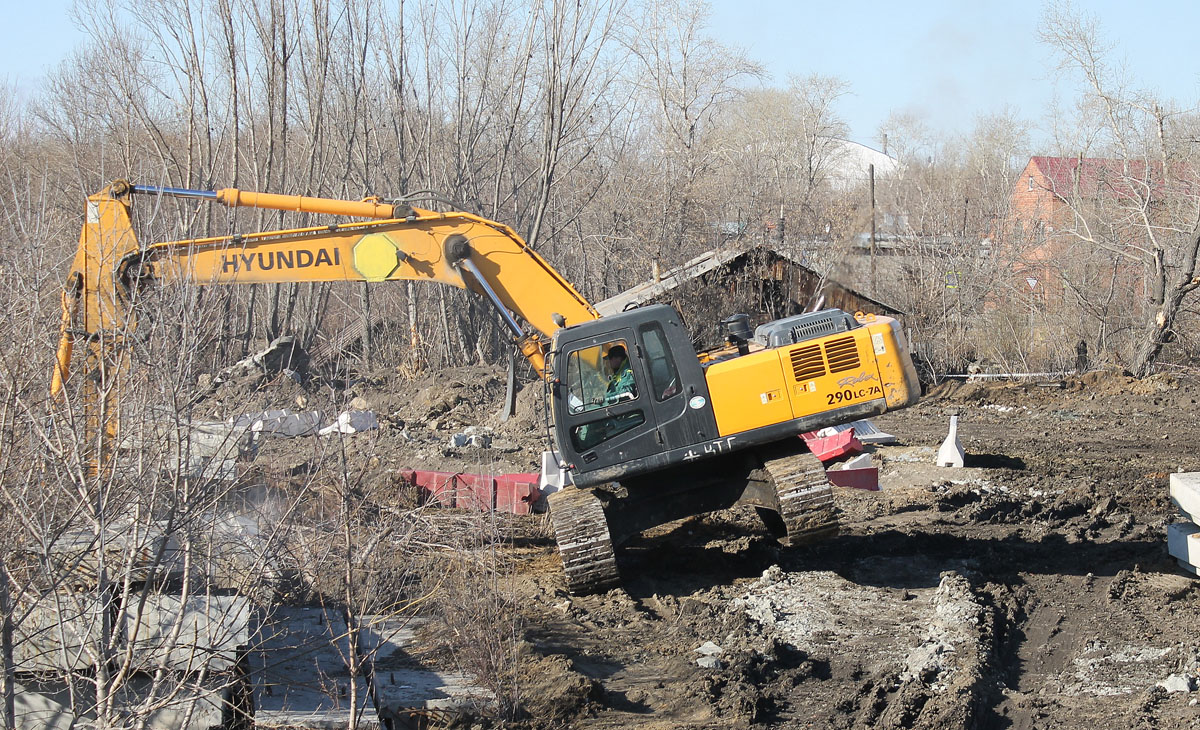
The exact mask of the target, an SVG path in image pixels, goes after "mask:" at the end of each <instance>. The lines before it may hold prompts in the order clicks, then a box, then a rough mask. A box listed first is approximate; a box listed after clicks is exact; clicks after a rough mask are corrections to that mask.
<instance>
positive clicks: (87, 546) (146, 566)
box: [50, 518, 182, 588]
mask: <svg viewBox="0 0 1200 730" xmlns="http://www.w3.org/2000/svg"><path fill="white" fill-rule="evenodd" d="M101 552H102V553H103V555H104V564H105V567H106V569H107V570H108V572H109V575H110V576H115V575H118V574H121V573H123V572H124V571H125V570H126V568H127V567H128V569H129V571H130V575H131V578H132V579H133V581H134V582H142V581H147V580H151V579H162V578H167V577H174V576H178V575H182V572H181V571H182V562H181V559H180V554H179V543H178V541H177V540H176V539H175V535H173V534H168V533H167V531H166V524H165V523H161V522H134V520H133V519H130V518H126V519H119V520H114V521H113V522H111V523H109V524H108V525H106V526H105V527H104V529H102V530H99V531H97V530H94V529H91V528H85V529H79V530H71V531H68V532H65V533H63V534H62V535H61V536H59V538H58V539H57V540H55V541H54V544H53V545H51V546H50V560H51V562H52V567H53V569H54V570H55V571H56V572H58V573H60V575H61V576H62V577H63V578H64V579H65V581H66V583H67V585H68V587H72V588H78V587H84V588H88V587H91V586H94V585H95V584H96V571H97V569H98V566H99V564H100V561H99V555H100V554H101Z"/></svg>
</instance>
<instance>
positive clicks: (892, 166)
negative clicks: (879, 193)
mask: <svg viewBox="0 0 1200 730" xmlns="http://www.w3.org/2000/svg"><path fill="white" fill-rule="evenodd" d="M833 142H834V146H833V150H832V153H831V154H830V156H829V164H828V166H827V169H826V173H825V177H826V179H827V180H828V181H829V186H830V187H831V188H833V189H834V190H839V191H845V190H851V189H853V188H856V187H858V186H860V185H867V184H869V182H870V168H871V166H872V165H874V166H875V177H876V179H878V178H881V177H886V176H888V175H892V174H894V173H896V172H897V171H899V169H900V161H899V160H897V159H896V158H895V157H892V156H890V155H888V154H887V152H886V151H885V152H880V151H879V150H876V149H872V148H870V147H868V146H866V145H864V144H859V143H858V142H851V141H849V140H845V139H838V140H833Z"/></svg>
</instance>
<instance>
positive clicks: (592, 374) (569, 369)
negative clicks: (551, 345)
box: [555, 328, 662, 471]
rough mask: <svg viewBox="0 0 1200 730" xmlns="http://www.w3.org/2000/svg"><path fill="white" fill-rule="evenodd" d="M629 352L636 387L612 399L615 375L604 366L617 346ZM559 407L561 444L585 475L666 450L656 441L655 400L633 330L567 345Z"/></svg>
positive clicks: (560, 367) (559, 371) (559, 365)
mask: <svg viewBox="0 0 1200 730" xmlns="http://www.w3.org/2000/svg"><path fill="white" fill-rule="evenodd" d="M616 346H620V347H623V348H624V349H625V352H626V353H627V359H628V363H629V366H630V369H631V370H632V373H633V380H634V385H633V389H632V391H631V392H628V393H622V394H619V395H614V393H613V392H612V390H611V389H610V387H609V385H610V382H611V380H612V373H609V372H608V371H607V370H606V368H605V365H604V362H605V355H606V354H607V353H608V351H609V350H610V349H612V348H613V347H616ZM555 374H556V380H557V381H558V382H557V384H556V392H555V399H556V401H557V402H556V404H555V408H556V411H557V413H558V416H559V417H558V418H557V419H556V421H557V423H556V427H557V429H558V433H557V436H558V439H557V440H558V445H559V448H560V449H561V450H562V452H563V453H564V455H565V456H566V457H567V460H568V461H570V462H572V463H575V464H577V465H578V467H579V469H580V470H581V471H593V470H596V469H600V468H604V467H607V466H613V465H617V464H623V463H625V462H628V461H632V460H635V459H642V458H645V457H647V456H652V455H654V454H656V453H658V452H659V451H661V449H662V447H661V446H660V444H659V443H658V441H657V440H656V439H655V429H656V425H657V424H656V422H655V418H654V407H653V404H654V398H653V396H652V394H651V392H650V391H651V388H650V378H649V375H648V373H647V372H646V369H645V363H644V362H643V360H642V358H640V357H638V356H637V340H636V339H635V336H634V331H633V329H632V328H621V329H615V330H609V331H607V332H604V333H601V334H595V335H590V336H588V337H586V338H581V339H579V340H575V341H573V342H570V343H568V344H566V345H565V346H564V347H563V348H562V351H561V352H559V353H558V354H557V355H556V356H555Z"/></svg>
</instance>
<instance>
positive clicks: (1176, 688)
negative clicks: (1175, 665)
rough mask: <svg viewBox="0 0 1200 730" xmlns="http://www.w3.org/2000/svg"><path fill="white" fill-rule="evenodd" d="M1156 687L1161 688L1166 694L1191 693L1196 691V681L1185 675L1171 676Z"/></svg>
mask: <svg viewBox="0 0 1200 730" xmlns="http://www.w3.org/2000/svg"><path fill="white" fill-rule="evenodd" d="M1157 686H1159V687H1162V688H1163V689H1165V690H1166V691H1167V692H1171V693H1173V692H1193V691H1195V689H1196V680H1195V679H1194V678H1192V677H1189V676H1187V675H1186V674H1172V675H1171V676H1169V677H1167V678H1166V679H1164V680H1162V681H1161V682H1158V683H1157Z"/></svg>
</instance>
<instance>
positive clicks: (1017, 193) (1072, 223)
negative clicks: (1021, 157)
mask: <svg viewBox="0 0 1200 730" xmlns="http://www.w3.org/2000/svg"><path fill="white" fill-rule="evenodd" d="M1161 186H1162V174H1161V167H1160V166H1154V165H1148V164H1147V163H1145V162H1142V161H1139V160H1130V161H1126V160H1121V159H1113V158H1103V157H1043V156H1039V157H1031V158H1030V159H1029V162H1028V164H1026V165H1025V169H1024V170H1022V171H1021V175H1020V176H1019V177H1018V178H1017V182H1016V185H1015V186H1014V188H1013V191H1012V195H1011V198H1010V206H1009V209H1010V214H1009V221H1008V226H1007V231H1006V232H1005V238H1006V241H1007V243H1008V244H1009V246H1010V247H1012V248H1013V251H1014V253H1015V254H1016V255H1015V257H1014V258H1015V260H1016V261H1017V262H1018V263H1017V264H1016V266H1015V269H1016V273H1017V274H1018V276H1020V277H1023V278H1025V279H1026V283H1027V284H1028V286H1030V287H1031V288H1032V289H1034V290H1035V293H1036V295H1037V296H1038V297H1039V298H1041V299H1043V300H1059V299H1060V298H1061V297H1062V294H1063V273H1064V269H1066V268H1078V267H1080V266H1082V265H1084V262H1089V263H1090V264H1091V265H1093V267H1095V263H1096V262H1095V261H1094V259H1095V258H1097V257H1100V258H1104V257H1105V256H1106V255H1107V254H1105V253H1104V252H1102V251H1099V250H1097V249H1096V247H1094V246H1089V247H1088V248H1079V246H1081V245H1083V244H1082V243H1081V241H1080V239H1079V238H1078V237H1077V236H1075V235H1073V234H1072V233H1071V231H1072V230H1073V229H1074V228H1075V227H1076V226H1077V225H1080V224H1081V223H1084V224H1089V223H1095V221H1096V220H1100V219H1104V220H1106V221H1112V220H1119V219H1120V217H1121V216H1114V215H1112V211H1113V210H1114V209H1115V208H1116V207H1126V206H1138V207H1140V201H1141V200H1143V199H1148V200H1149V201H1150V206H1149V213H1150V215H1151V217H1152V218H1153V216H1154V215H1155V209H1156V207H1157V206H1156V203H1155V201H1156V200H1161V199H1162V197H1163V194H1162V193H1163V191H1162V189H1161ZM1106 209H1107V210H1108V211H1109V213H1108V215H1103V213H1102V212H1103V211H1105V210H1106ZM1097 216H1100V217H1099V218H1098V217H1097ZM1120 235H1121V237H1122V238H1123V239H1124V243H1125V244H1126V245H1127V244H1129V243H1133V242H1136V240H1137V239H1138V238H1139V237H1144V236H1145V235H1146V231H1145V228H1144V226H1141V225H1139V224H1138V223H1137V221H1136V220H1135V221H1133V222H1132V223H1131V224H1130V225H1129V226H1128V228H1127V229H1125V230H1122V231H1120ZM1108 257H1109V258H1110V259H1111V264H1110V265H1109V266H1108V271H1109V273H1110V275H1111V274H1112V273H1114V272H1115V273H1119V274H1121V275H1122V277H1123V278H1126V279H1128V282H1127V285H1129V286H1140V284H1137V283H1136V282H1137V280H1138V279H1139V275H1140V272H1137V271H1132V270H1130V267H1129V265H1128V263H1127V262H1122V261H1117V260H1116V259H1115V258H1112V257H1111V255H1108ZM1118 267H1119V268H1120V271H1117V268H1118ZM1076 278H1080V279H1081V280H1082V279H1084V278H1085V277H1082V276H1077V277H1076Z"/></svg>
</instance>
